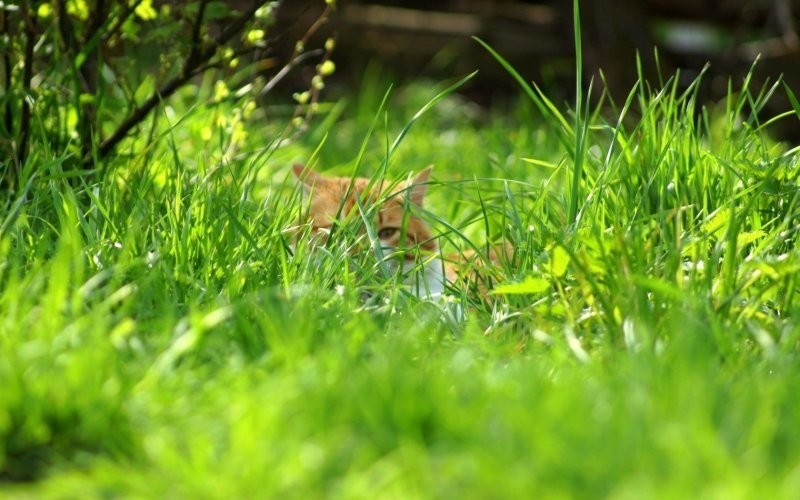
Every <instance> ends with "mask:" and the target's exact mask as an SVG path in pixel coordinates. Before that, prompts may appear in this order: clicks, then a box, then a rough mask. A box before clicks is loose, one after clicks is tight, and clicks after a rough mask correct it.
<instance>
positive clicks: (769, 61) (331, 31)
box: [278, 0, 800, 138]
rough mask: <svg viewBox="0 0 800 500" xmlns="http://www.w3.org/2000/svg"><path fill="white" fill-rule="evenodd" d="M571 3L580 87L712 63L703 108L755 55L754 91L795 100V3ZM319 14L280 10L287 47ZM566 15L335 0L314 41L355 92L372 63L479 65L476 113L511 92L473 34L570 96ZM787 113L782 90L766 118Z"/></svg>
mask: <svg viewBox="0 0 800 500" xmlns="http://www.w3.org/2000/svg"><path fill="white" fill-rule="evenodd" d="M580 5H581V23H582V31H583V51H584V76H585V79H586V81H585V82H584V83H585V84H586V83H588V81H589V79H590V78H592V77H594V78H595V79H597V77H598V71H599V70H601V69H602V71H603V73H604V75H605V80H606V82H607V85H608V87H609V90H610V91H611V93H612V95H613V96H614V97H615V98H616V99H618V100H624V97H625V95H627V92H628V91H629V90H630V88H631V86H632V85H633V82H635V81H636V79H637V70H636V54H637V51H638V54H639V55H640V57H641V60H642V67H643V72H644V74H645V76H646V78H647V80H648V81H649V82H651V83H652V84H653V85H654V86H658V82H659V70H660V73H661V75H663V77H664V78H668V77H670V76H672V75H674V74H675V73H676V71H677V70H680V84H681V85H682V86H684V87H685V86H686V85H688V84H689V83H690V82H691V81H692V80H694V79H695V77H697V75H698V74H699V72H700V70H701V69H702V68H703V66H704V65H705V64H706V63H710V68H709V71H708V73H707V75H706V76H705V77H704V78H703V80H702V86H701V97H702V98H703V99H704V100H706V101H708V100H716V99H720V98H721V97H722V96H724V94H725V92H726V90H727V86H728V81H729V78H730V81H731V82H732V85H733V88H734V89H737V88H739V87H740V86H741V82H742V81H743V79H744V77H745V75H746V74H747V72H748V71H749V69H750V67H751V65H752V63H753V61H754V60H755V58H756V56H758V55H759V54H760V56H761V59H760V62H759V63H758V65H757V67H756V71H755V72H754V79H753V85H754V87H755V88H760V87H761V86H763V85H764V84H765V83H768V82H774V81H775V80H776V79H777V78H778V77H780V76H781V75H782V76H783V78H784V80H785V81H786V82H787V83H788V85H789V86H790V88H791V89H793V90H794V91H795V93H800V43H799V41H798V35H797V31H796V25H797V23H798V15H800V0H727V1H713V0H641V1H640V0H582V1H581V4H580ZM323 7H324V3H323V2H322V1H321V0H313V1H305V0H294V1H287V2H284V3H283V4H282V6H281V8H280V11H279V18H278V19H279V23H278V26H280V27H281V29H285V30H286V31H287V32H286V35H288V36H287V37H285V39H286V40H287V41H288V40H292V39H296V37H297V36H299V34H300V32H301V30H302V27H303V26H307V25H308V24H309V23H310V22H312V21H313V19H315V17H316V16H318V15H319V13H320V11H321V10H322V8H323ZM572 7H573V5H572V1H569V0H564V1H552V0H551V1H521V0H498V1H490V0H441V1H420V0H409V1H398V0H375V1H366V0H339V2H338V6H337V9H336V11H335V12H334V14H333V15H332V16H331V19H330V21H329V22H328V23H327V25H326V26H325V27H324V28H323V29H322V30H321V31H320V33H319V34H318V37H319V38H323V37H327V36H331V35H335V36H336V38H337V42H338V43H337V48H336V52H335V53H334V56H333V59H334V61H335V62H336V64H337V74H336V75H335V77H336V78H335V79H334V80H333V83H335V84H338V85H339V86H340V88H341V87H345V88H351V89H357V88H358V85H359V81H360V78H361V76H362V75H363V72H364V68H365V67H366V66H367V64H369V63H370V61H375V60H377V61H379V62H380V64H381V65H382V66H383V67H384V68H385V69H386V70H387V71H389V72H390V73H391V74H392V75H393V76H394V78H395V79H396V80H403V79H406V78H417V77H420V76H424V77H431V78H434V79H441V80H448V79H453V78H455V77H459V76H463V75H464V74H467V73H469V72H471V71H474V70H475V69H479V70H480V74H479V76H478V78H476V79H475V80H474V81H473V82H472V83H471V84H470V86H469V87H468V88H467V89H466V90H465V91H464V92H465V93H466V94H467V95H468V96H469V97H470V98H471V99H473V100H475V101H476V102H479V103H481V104H484V105H488V104H491V103H494V102H497V101H498V100H500V101H503V100H507V99H509V98H510V97H511V96H518V95H519V91H518V90H517V88H516V84H515V83H514V82H513V80H512V78H511V77H510V76H509V75H508V74H507V73H505V71H504V70H503V69H502V68H501V67H500V66H499V64H497V62H496V61H494V60H493V59H492V58H491V56H490V55H489V54H488V53H487V52H486V51H485V50H484V49H483V48H481V47H480V46H479V45H478V44H477V43H476V42H475V41H474V40H473V39H472V38H471V37H472V36H478V37H480V38H482V39H483V40H484V41H486V42H487V43H489V44H490V45H491V46H492V47H493V48H494V49H495V50H497V51H498V52H499V53H500V54H501V55H502V56H503V57H505V58H506V59H507V60H508V61H509V62H511V63H512V64H513V65H514V67H515V68H516V69H517V70H518V71H519V72H520V73H521V74H522V75H523V76H524V77H525V78H526V79H527V80H529V81H530V80H533V81H535V82H536V83H537V84H538V85H539V86H541V87H543V88H544V89H545V91H546V92H547V93H548V95H550V96H551V97H553V98H554V99H556V100H558V99H561V100H571V99H573V98H574V96H573V93H574V87H575V83H574V67H575V63H574V38H573V37H574V35H573V17H572ZM293 30H296V31H297V33H294V32H293ZM292 37H295V38H292ZM655 47H657V48H658V63H657V62H656V56H655V52H654V48H655ZM595 81H596V83H597V80H595ZM789 107H790V104H789V102H788V99H787V98H786V95H785V92H784V91H783V89H780V90H779V92H776V95H775V97H774V98H773V99H771V100H770V103H769V107H768V109H766V110H765V111H764V113H765V114H776V113H778V112H781V111H785V110H787V109H789ZM782 122H787V120H782ZM795 125H798V124H797V122H796V121H794V122H793V123H789V124H786V125H783V127H782V129H781V131H780V133H781V134H782V135H786V134H788V135H790V136H794V137H795V138H797V137H798V136H800V126H796V127H794V126H795ZM795 129H797V130H795Z"/></svg>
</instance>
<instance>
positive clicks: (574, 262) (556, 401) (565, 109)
mask: <svg viewBox="0 0 800 500" xmlns="http://www.w3.org/2000/svg"><path fill="white" fill-rule="evenodd" d="M500 62H502V60H500ZM475 78H479V76H477V77H475ZM509 78H513V76H509ZM467 79H468V78H467ZM675 81H676V79H673V78H666V79H665V81H664V82H662V83H661V84H659V85H657V86H650V85H647V84H645V83H640V84H639V85H637V86H636V87H635V88H633V89H632V90H631V93H630V94H629V96H628V98H627V99H626V100H625V101H624V102H613V101H610V100H609V99H604V101H603V103H602V106H599V105H598V99H597V97H596V95H597V94H594V96H595V97H593V98H592V99H591V100H590V99H588V98H587V97H584V99H583V100H582V101H581V102H579V103H563V102H551V101H549V100H548V99H547V97H546V96H545V94H542V93H539V92H538V90H537V89H531V88H527V87H526V88H523V89H521V90H520V95H519V100H518V102H517V104H515V105H513V106H511V107H509V108H507V109H496V110H485V109H480V108H477V107H476V106H475V105H474V104H471V103H469V102H467V101H466V100H465V99H463V98H462V97H460V96H459V95H458V94H457V93H455V92H452V90H453V88H454V87H455V86H458V85H459V84H460V83H463V82H459V81H458V80H457V79H454V80H452V81H448V82H430V81H419V82H415V83H407V84H404V85H402V86H398V87H393V88H390V86H389V85H388V82H387V80H386V79H385V78H381V77H380V76H376V75H372V76H370V77H368V78H365V80H364V83H363V84H362V87H361V88H360V89H359V90H358V91H357V92H353V93H351V94H349V95H346V96H344V97H342V98H341V99H335V100H331V101H327V102H321V103H320V105H319V109H318V112H317V115H316V116H315V118H314V119H313V120H312V121H311V122H310V125H309V128H308V130H306V131H305V132H303V133H301V134H298V135H292V136H290V137H288V138H287V136H286V135H285V134H284V132H285V126H286V124H287V123H288V122H289V120H290V114H291V110H290V108H289V107H288V106H287V107H281V106H271V107H265V108H263V109H262V108H257V109H254V108H253V107H252V106H246V105H244V104H242V103H240V102H236V101H222V102H215V100H214V94H215V88H214V84H213V82H205V83H204V84H201V85H199V86H197V87H192V88H187V89H184V91H182V92H179V93H178V94H177V95H176V96H174V97H173V99H172V100H171V101H170V103H169V106H168V107H167V108H165V110H163V111H161V112H160V118H159V121H158V122H157V124H158V125H157V127H156V129H155V131H151V130H144V131H143V132H142V133H141V134H140V135H136V136H133V137H132V138H130V139H128V140H127V141H126V142H124V143H123V144H122V145H121V146H120V148H119V154H117V155H116V156H113V157H111V158H110V159H109V160H107V161H105V162H104V163H103V164H102V165H100V168H98V170H97V172H96V173H95V174H94V175H92V176H86V177H77V176H75V175H74V172H73V171H71V170H69V169H68V168H66V167H65V165H66V164H68V160H69V158H68V157H67V153H66V152H64V151H59V150H51V149H50V148H49V147H48V146H47V144H48V141H47V138H46V137H34V139H33V141H34V143H35V144H36V145H37V147H35V148H33V150H32V151H33V153H32V154H31V157H30V158H29V159H28V163H27V168H26V170H25V172H23V176H22V179H23V182H22V184H21V185H22V186H24V189H23V190H22V191H21V192H19V193H18V194H17V195H16V198H15V199H13V200H9V201H7V203H6V204H5V205H4V207H3V209H2V213H1V214H0V220H2V226H0V263H1V264H0V283H2V287H1V288H0V318H2V320H0V380H2V390H0V495H3V496H9V497H22V498H25V497H28V498H48V497H56V498H74V497H81V498H86V497H104V498H108V497H116V496H121V497H149V498H205V497H212V498H253V497H268V498H271V497H279V496H281V497H292V498H294V497H302V498H309V497H312V498H313V497H323V496H324V497H327V496H330V497H346V498H350V497H356V498H359V497H363V498H376V497H377V498H385V497H391V498H418V497H419V498H430V497H442V498H517V497H557V498H569V497H614V498H643V497H650V498H687V497H702V498H725V499H729V498H752V497H756V496H758V497H762V498H796V496H797V492H798V491H800V426H799V425H798V422H800V399H798V397H797V395H798V394H800V365H798V359H797V358H798V352H799V350H800V320H798V319H797V315H798V312H800V301H799V300H798V299H800V291H798V284H800V283H798V271H799V270H800V250H798V247H797V245H796V232H797V229H798V224H800V207H798V202H800V189H798V187H799V186H798V175H800V154H798V151H799V150H798V147H796V146H793V145H791V144H788V143H785V142H781V141H777V140H775V139H774V138H772V137H771V135H770V125H771V123H770V122H765V121H763V120H764V118H763V117H762V116H760V115H759V113H758V111H759V110H760V109H761V107H762V106H763V103H764V102H765V101H766V100H767V99H770V98H771V95H772V94H773V93H775V92H787V93H789V94H790V95H791V91H790V90H789V89H787V88H784V87H782V86H780V85H776V86H774V87H767V88H764V89H760V88H751V87H750V84H749V82H748V81H745V82H733V83H732V87H731V91H730V92H729V95H728V96H727V98H726V99H725V100H723V101H721V102H715V103H705V102H698V101H697V97H696V91H697V86H696V85H695V86H692V87H689V88H688V89H681V88H679V87H678V86H677V84H676V83H675ZM466 84H467V85H468V84H469V82H467V83H466ZM583 91H584V92H586V89H584V90H583ZM216 92H217V93H218V92H219V88H218V87H217V89H216ZM198 95H199V96H200V97H199V99H198ZM287 109H289V111H288V112H287ZM798 118H800V108H795V109H791V110H787V113H785V114H784V115H782V116H781V117H779V118H778V119H779V120H788V121H797V120H798ZM148 134H149V135H148ZM148 137H151V138H153V137H154V139H153V140H152V141H149V140H148ZM295 162H301V163H308V164H313V165H315V167H316V168H317V169H318V170H320V171H324V172H326V173H330V174H336V175H353V174H357V175H360V176H368V177H369V176H382V175H385V176H386V177H387V178H390V179H396V178H406V177H408V176H409V175H411V174H413V173H416V172H418V171H420V170H421V169H423V168H424V167H425V166H427V165H429V164H433V165H434V173H433V179H434V181H433V182H432V183H431V185H430V186H429V188H428V192H429V200H428V205H427V206H426V207H425V208H426V210H427V213H426V217H427V218H428V219H429V221H430V223H431V224H432V225H433V226H434V227H435V228H436V229H437V232H438V233H439V234H440V235H441V240H440V242H441V246H442V247H443V248H444V250H445V251H448V252H452V251H462V250H468V249H481V248H485V246H484V245H486V244H487V243H495V242H498V241H501V240H507V241H512V242H513V243H514V246H515V248H516V255H515V258H514V261H513V262H512V263H509V264H506V265H505V266H504V268H503V269H502V270H501V271H502V273H501V274H502V277H503V279H502V280H501V283H499V284H498V286H497V287H496V288H495V293H493V294H490V295H489V296H488V297H486V298H483V297H481V296H480V294H475V293H472V292H470V291H465V290H459V289H453V290H451V296H450V298H449V299H448V301H445V302H432V301H426V300H420V299H418V298H416V297H414V296H412V295H410V294H408V293H407V292H406V291H405V290H404V289H403V288H402V287H401V286H398V284H397V279H393V278H392V277H387V276H385V275H384V274H382V273H381V272H380V266H379V265H377V264H378V263H377V262H376V256H375V255H373V254H372V253H370V252H364V253H361V254H356V255H354V254H353V253H352V252H348V251H347V247H348V245H347V241H344V240H345V239H343V240H342V241H341V243H342V244H338V242H337V241H333V242H332V243H331V244H330V245H328V246H327V247H326V248H325V249H316V250H315V249H313V248H311V247H309V246H308V245H304V244H302V242H299V243H298V244H297V245H296V246H293V245H292V243H293V242H292V241H291V238H290V237H289V236H287V234H289V233H288V232H287V229H288V228H291V226H293V225H294V224H295V223H296V219H297V214H298V211H299V210H300V209H301V207H302V204H303V201H302V200H301V197H300V190H299V189H298V188H297V187H296V186H295V182H294V180H293V178H292V176H291V174H290V167H291V165H292V164H293V163H295ZM454 303H455V304H458V305H459V307H460V308H461V310H462V311H463V312H464V315H463V317H459V316H458V315H454V314H452V312H453V308H452V304H454Z"/></svg>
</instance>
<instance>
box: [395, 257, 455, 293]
mask: <svg viewBox="0 0 800 500" xmlns="http://www.w3.org/2000/svg"><path fill="white" fill-rule="evenodd" d="M403 275H404V276H405V279H404V280H403V284H404V285H406V286H407V287H408V288H409V291H410V292H411V293H413V294H414V295H416V296H417V297H419V298H421V299H429V300H439V299H441V298H442V296H443V295H444V289H445V283H446V280H447V278H446V277H445V273H444V263H443V262H442V259H440V258H439V257H433V258H430V259H427V260H426V261H425V262H424V263H420V262H413V261H404V262H403Z"/></svg>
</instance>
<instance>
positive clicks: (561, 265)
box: [547, 246, 569, 278]
mask: <svg viewBox="0 0 800 500" xmlns="http://www.w3.org/2000/svg"><path fill="white" fill-rule="evenodd" d="M568 264H569V253H567V251H566V250H564V247H560V246H557V247H554V248H553V250H552V252H551V254H550V262H549V263H548V265H547V269H548V271H550V274H552V275H553V276H555V277H556V278H560V277H562V276H564V274H565V273H566V272H567V265H568Z"/></svg>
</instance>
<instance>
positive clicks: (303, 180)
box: [292, 163, 324, 193]
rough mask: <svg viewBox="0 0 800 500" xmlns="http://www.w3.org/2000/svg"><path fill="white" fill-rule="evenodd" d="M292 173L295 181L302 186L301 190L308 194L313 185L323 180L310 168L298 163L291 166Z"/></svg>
mask: <svg viewBox="0 0 800 500" xmlns="http://www.w3.org/2000/svg"><path fill="white" fill-rule="evenodd" d="M292 173H294V176H295V178H296V179H297V181H298V182H299V183H300V184H301V185H302V186H303V189H304V190H305V191H306V193H308V192H309V191H311V188H312V187H314V184H317V183H319V182H320V181H321V179H324V178H323V177H322V176H321V175H319V174H318V173H317V172H315V171H314V170H313V169H312V168H311V167H307V166H305V165H302V164H300V163H295V164H294V165H292Z"/></svg>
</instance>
